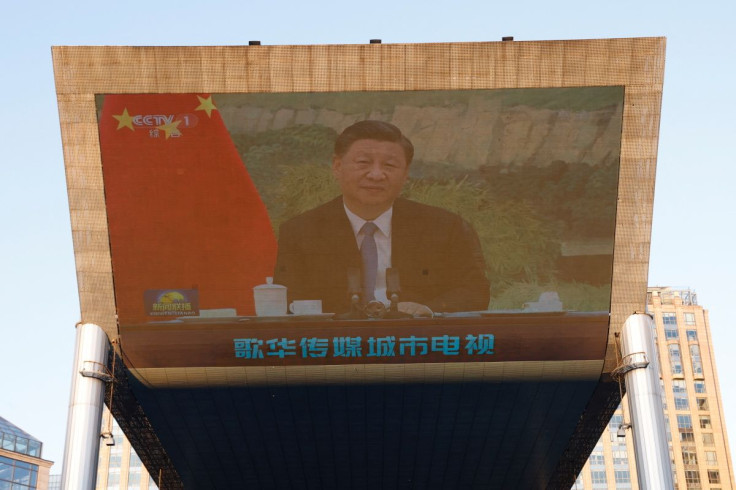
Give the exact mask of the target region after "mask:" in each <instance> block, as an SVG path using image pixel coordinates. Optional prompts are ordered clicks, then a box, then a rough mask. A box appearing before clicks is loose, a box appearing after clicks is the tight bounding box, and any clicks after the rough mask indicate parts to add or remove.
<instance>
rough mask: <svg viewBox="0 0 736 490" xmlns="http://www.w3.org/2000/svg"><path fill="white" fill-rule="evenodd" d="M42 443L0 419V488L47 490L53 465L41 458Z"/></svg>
mask: <svg viewBox="0 0 736 490" xmlns="http://www.w3.org/2000/svg"><path fill="white" fill-rule="evenodd" d="M42 449H43V444H42V443H41V441H39V440H38V439H36V438H35V437H33V436H32V435H30V434H28V433H27V432H25V431H23V430H22V429H20V428H19V427H17V426H15V425H13V424H11V423H10V422H8V421H7V420H5V419H4V418H2V417H0V489H2V490H5V489H12V490H34V489H35V490H47V489H48V486H49V469H50V468H51V465H52V464H54V463H53V462H52V461H46V460H45V459H42V458H41V451H42Z"/></svg>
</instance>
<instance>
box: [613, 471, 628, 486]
mask: <svg viewBox="0 0 736 490" xmlns="http://www.w3.org/2000/svg"><path fill="white" fill-rule="evenodd" d="M613 474H614V475H615V478H616V483H631V476H630V475H629V470H615V471H614V472H613Z"/></svg>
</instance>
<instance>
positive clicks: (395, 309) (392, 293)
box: [384, 267, 412, 318]
mask: <svg viewBox="0 0 736 490" xmlns="http://www.w3.org/2000/svg"><path fill="white" fill-rule="evenodd" d="M399 293H401V282H400V281H399V269H396V268H395V267H390V268H388V269H386V296H387V297H388V299H389V301H390V302H391V303H390V305H389V307H388V312H387V313H386V315H384V318H411V317H412V316H411V315H409V314H408V313H401V312H400V311H399Z"/></svg>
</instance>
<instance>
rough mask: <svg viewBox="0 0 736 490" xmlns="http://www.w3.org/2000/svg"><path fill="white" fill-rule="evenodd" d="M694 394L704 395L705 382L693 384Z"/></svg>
mask: <svg viewBox="0 0 736 490" xmlns="http://www.w3.org/2000/svg"><path fill="white" fill-rule="evenodd" d="M695 393H705V381H696V382H695Z"/></svg>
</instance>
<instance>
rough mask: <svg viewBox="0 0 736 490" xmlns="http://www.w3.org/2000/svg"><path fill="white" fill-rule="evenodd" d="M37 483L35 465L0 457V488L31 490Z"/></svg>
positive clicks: (36, 468)
mask: <svg viewBox="0 0 736 490" xmlns="http://www.w3.org/2000/svg"><path fill="white" fill-rule="evenodd" d="M37 482H38V466H37V465H35V464H30V463H25V462H23V461H17V460H14V459H10V458H6V457H3V456H0V488H2V489H6V488H8V489H10V488H12V489H13V490H31V489H34V488H36V484H37Z"/></svg>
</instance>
